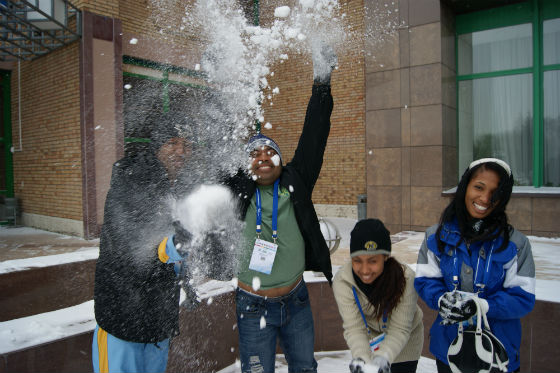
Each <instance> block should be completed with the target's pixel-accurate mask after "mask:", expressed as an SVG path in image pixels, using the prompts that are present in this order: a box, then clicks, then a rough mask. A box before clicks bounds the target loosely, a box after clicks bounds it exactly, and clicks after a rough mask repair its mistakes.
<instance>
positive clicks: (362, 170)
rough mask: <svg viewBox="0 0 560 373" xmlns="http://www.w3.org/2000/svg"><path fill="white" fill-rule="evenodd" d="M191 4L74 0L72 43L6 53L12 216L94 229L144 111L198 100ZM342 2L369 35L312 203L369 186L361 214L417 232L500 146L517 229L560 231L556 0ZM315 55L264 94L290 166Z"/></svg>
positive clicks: (200, 83) (337, 94)
mask: <svg viewBox="0 0 560 373" xmlns="http://www.w3.org/2000/svg"><path fill="white" fill-rule="evenodd" d="M10 3H12V2H11V1H7V2H6V4H7V5H6V6H8V5H10ZM190 3H191V1H190V0H189V1H181V2H178V1H163V0H152V1H148V0H144V1H132V0H119V1H100V0H97V1H94V0H90V1H74V2H72V5H73V6H74V7H75V8H76V9H77V10H78V12H77V13H75V15H74V16H72V15H70V16H69V17H68V21H67V23H68V25H73V24H75V25H77V30H79V37H78V38H76V40H73V41H71V42H68V43H66V44H65V45H64V46H62V47H59V48H56V49H54V48H53V50H52V51H49V52H48V53H45V54H43V55H40V56H36V57H34V58H28V59H24V58H14V56H12V55H7V54H6V53H4V55H3V56H4V57H3V59H2V62H0V69H1V70H2V71H1V72H2V74H1V75H0V79H1V83H2V84H1V85H0V86H1V89H2V97H3V105H2V113H3V115H2V116H1V117H2V121H3V123H2V126H0V127H1V128H2V132H1V133H0V135H1V141H0V146H1V149H0V151H2V159H1V162H0V164H1V165H0V166H1V168H0V172H1V175H0V177H1V178H2V179H1V185H0V189H1V191H0V193H1V194H2V195H4V196H5V197H8V198H9V197H16V198H17V200H18V201H19V210H20V219H19V222H20V223H22V224H24V225H27V226H33V227H38V228H42V229H47V230H53V231H58V232H64V233H69V234H74V235H79V236H84V237H88V238H93V237H97V236H98V234H99V230H100V227H101V225H102V222H103V206H104V202H105V195H106V193H107V190H108V186H109V181H110V175H111V166H112V164H113V163H114V162H115V161H116V160H118V159H119V158H120V157H122V156H123V155H124V154H125V152H127V151H132V150H133V149H134V148H135V147H139V146H140V147H141V146H142V141H143V139H144V138H145V137H146V135H145V132H146V129H145V128H142V127H141V126H139V125H138V123H140V122H139V117H138V115H137V113H139V112H145V111H146V110H162V111H165V110H168V109H169V108H179V109H180V108H182V107H183V106H182V105H185V102H187V103H188V102H191V103H192V102H196V103H197V104H201V103H200V102H199V101H200V100H199V98H198V93H197V92H199V91H200V90H201V89H204V88H205V87H206V85H207V83H206V82H205V80H204V76H203V75H202V74H200V72H198V71H197V70H196V69H195V66H196V65H197V64H198V63H200V59H201V55H202V51H203V49H204V42H205V41H204V40H202V39H201V35H200V34H199V33H197V31H196V30H188V29H186V30H185V29H181V27H180V25H181V22H182V17H183V16H184V14H185V13H184V9H185V6H186V5H188V4H190ZM240 3H242V4H241V5H243V8H244V9H245V11H246V12H247V13H248V14H249V16H252V17H253V18H254V22H256V23H258V24H260V25H263V26H266V25H267V24H270V22H272V19H273V14H274V9H275V8H276V7H277V6H279V5H293V4H295V2H294V1H291V2H290V1H288V2H279V1H277V0H245V1H240ZM1 6H2V5H0V7H1ZM340 6H341V7H340V12H342V13H344V14H345V19H346V22H347V26H348V30H349V32H352V33H353V35H361V37H360V38H359V40H353V43H351V44H350V45H349V47H347V48H343V50H341V51H338V52H339V68H338V69H337V70H336V71H335V72H334V73H333V78H332V87H333V96H334V100H335V108H334V111H333V115H332V130H331V135H330V137H329V141H328V145H327V151H326V154H325V159H324V164H323V169H322V172H321V176H320V178H319V180H318V182H317V185H316V187H315V191H314V195H313V198H314V202H315V204H316V207H317V210H318V213H319V215H322V216H341V217H350V218H357V202H358V199H359V197H360V196H361V195H367V215H368V216H369V217H377V218H380V219H382V220H383V221H384V222H385V223H386V224H387V226H388V227H389V229H390V231H391V232H392V233H396V232H399V231H403V230H423V229H425V228H426V227H428V226H430V225H432V224H434V223H435V222H437V221H438V219H439V214H440V213H441V211H442V210H443V208H444V207H445V205H446V204H447V203H448V202H449V198H450V195H451V193H452V192H453V187H454V186H455V185H456V184H457V181H458V180H459V178H460V176H461V173H462V171H464V169H465V167H466V165H468V163H469V162H470V161H471V160H472V159H474V158H481V157H486V156H495V157H499V158H502V159H504V160H506V161H507V162H508V163H510V164H511V165H512V168H513V171H514V174H515V176H516V187H515V190H514V195H513V197H512V200H511V202H510V206H509V211H508V212H509V216H510V219H511V223H512V224H513V225H514V226H515V227H516V228H518V229H520V230H522V231H523V232H526V233H528V234H533V235H546V236H558V235H560V224H558V223H557V222H556V220H557V218H558V211H559V210H560V180H559V179H560V176H559V173H560V163H559V162H560V150H559V149H558V147H557V146H555V144H556V142H557V141H558V140H560V132H559V131H560V130H559V128H560V115H559V108H558V106H559V105H558V102H560V100H559V99H558V95H559V92H560V77H559V76H560V57H559V56H560V26H559V23H560V8H559V6H558V5H557V4H556V2H555V1H553V0H528V1H513V0H510V1H507V0H492V1H478V0H442V1H439V0H399V1H389V0H341V1H340ZM387 8H389V9H390V10H391V11H390V12H389V11H386V9H387ZM2 14H3V17H8V16H9V14H10V13H9V12H8V11H3V12H2ZM73 17H74V18H73ZM384 24H388V25H389V24H390V25H393V26H391V27H387V28H384V27H380V25H384ZM395 25H396V26H395ZM309 62H310V61H309V57H308V56H302V55H291V56H290V58H289V59H288V60H286V61H284V62H283V63H281V64H278V65H277V66H273V67H272V68H271V70H272V71H274V72H275V74H274V76H273V77H267V78H268V79H269V81H270V83H271V86H275V87H278V88H279V90H280V92H281V93H280V94H279V95H277V96H276V97H275V98H274V102H273V103H274V105H269V103H268V102H264V103H263V107H265V121H266V122H270V123H272V124H273V127H272V129H270V130H268V129H263V132H264V133H265V134H267V135H270V136H271V137H273V138H275V139H276V140H277V141H278V143H279V145H280V147H281V148H282V152H283V156H284V158H285V159H288V160H289V159H290V158H291V157H292V155H293V151H294V150H295V147H296V145H297V139H298V137H299V131H300V130H301V126H302V123H303V118H304V115H305V107H306V103H307V100H308V98H309V95H310V92H311V88H310V87H311V80H312V67H311V64H310V63H309ZM131 87H132V88H131ZM142 92H151V93H150V95H142ZM197 100H198V101H197ZM202 104H203V103H202ZM154 108H155V109H154Z"/></svg>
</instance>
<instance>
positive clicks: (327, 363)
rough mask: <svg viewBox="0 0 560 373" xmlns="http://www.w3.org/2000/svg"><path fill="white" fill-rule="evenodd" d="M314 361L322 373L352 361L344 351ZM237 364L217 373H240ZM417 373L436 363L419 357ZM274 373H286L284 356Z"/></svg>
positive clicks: (321, 355) (428, 370)
mask: <svg viewBox="0 0 560 373" xmlns="http://www.w3.org/2000/svg"><path fill="white" fill-rule="evenodd" d="M315 359H316V360H317V365H318V366H317V371H318V372H322V373H327V372H339V373H341V372H348V371H349V369H348V365H349V364H350V360H352V355H351V354H350V351H349V350H344V351H321V352H316V353H315ZM240 371H241V370H240V367H239V362H238V361H237V362H236V363H235V364H232V365H230V366H228V367H225V368H224V369H222V370H220V371H218V373H238V372H240ZM416 371H417V372H419V373H435V372H437V368H436V361H435V360H433V359H428V358H425V357H421V358H420V361H419V362H418V368H417V369H416ZM275 372H276V373H288V364H287V363H286V359H284V355H277V356H276V365H275Z"/></svg>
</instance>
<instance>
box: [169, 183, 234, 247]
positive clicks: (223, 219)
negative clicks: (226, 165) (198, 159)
mask: <svg viewBox="0 0 560 373" xmlns="http://www.w3.org/2000/svg"><path fill="white" fill-rule="evenodd" d="M235 211H236V206H235V199H234V197H233V195H232V193H231V192H230V191H229V189H228V188H226V187H225V186H223V185H200V186H199V187H198V188H196V189H195V190H194V191H193V192H192V193H191V194H189V195H187V196H186V197H185V198H184V199H183V200H181V201H178V202H177V204H176V206H175V217H176V219H177V220H179V222H180V223H181V225H182V226H183V227H184V228H185V229H187V230H188V231H189V232H191V233H192V234H193V236H195V238H196V237H197V236H199V235H203V234H204V232H207V231H210V230H213V229H216V228H224V227H227V226H229V224H230V222H231V221H234V220H235V216H236V212H235Z"/></svg>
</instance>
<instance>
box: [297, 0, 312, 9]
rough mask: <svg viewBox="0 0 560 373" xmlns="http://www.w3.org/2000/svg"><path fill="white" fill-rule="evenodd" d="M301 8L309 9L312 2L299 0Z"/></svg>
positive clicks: (310, 0)
mask: <svg viewBox="0 0 560 373" xmlns="http://www.w3.org/2000/svg"><path fill="white" fill-rule="evenodd" d="M299 3H300V4H301V6H302V7H303V8H304V9H305V8H311V7H312V6H313V3H314V0H299Z"/></svg>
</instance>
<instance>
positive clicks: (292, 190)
mask: <svg viewBox="0 0 560 373" xmlns="http://www.w3.org/2000/svg"><path fill="white" fill-rule="evenodd" d="M288 190H289V191H290V193H293V192H294V187H293V186H292V185H290V186H288Z"/></svg>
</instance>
